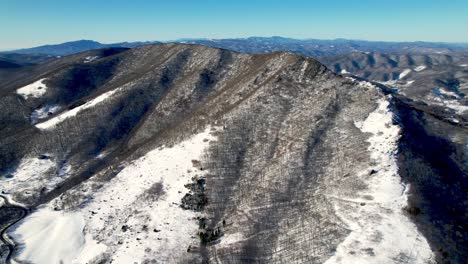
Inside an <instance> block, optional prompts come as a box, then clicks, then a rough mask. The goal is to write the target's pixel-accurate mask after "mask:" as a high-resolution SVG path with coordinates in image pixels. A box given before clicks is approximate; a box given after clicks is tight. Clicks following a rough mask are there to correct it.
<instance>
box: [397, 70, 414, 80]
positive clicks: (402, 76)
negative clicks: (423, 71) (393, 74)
mask: <svg viewBox="0 0 468 264" xmlns="http://www.w3.org/2000/svg"><path fill="white" fill-rule="evenodd" d="M410 72H411V69H406V70H404V71H403V72H401V73H400V75H399V76H398V79H403V78H405V76H406V75H408V74H409V73H410Z"/></svg>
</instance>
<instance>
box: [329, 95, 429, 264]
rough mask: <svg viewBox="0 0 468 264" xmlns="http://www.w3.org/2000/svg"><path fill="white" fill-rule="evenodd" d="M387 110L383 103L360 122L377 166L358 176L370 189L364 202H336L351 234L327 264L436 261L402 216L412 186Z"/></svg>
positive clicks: (362, 194)
mask: <svg viewBox="0 0 468 264" xmlns="http://www.w3.org/2000/svg"><path fill="white" fill-rule="evenodd" d="M388 105H389V102H388V101H387V100H384V99H381V100H380V101H379V105H378V108H377V109H376V110H375V111H374V112H372V113H371V114H370V115H369V116H368V117H367V118H366V120H364V121H357V122H356V127H358V128H359V129H360V130H361V131H362V132H364V133H371V137H370V138H369V140H368V142H369V143H370V146H369V151H370V153H371V158H372V160H373V166H372V167H370V168H369V169H368V170H366V171H363V172H362V173H361V175H359V177H361V178H365V179H366V182H367V183H368V188H367V190H364V191H361V192H360V193H359V196H360V197H362V198H357V199H356V198H351V197H346V196H338V197H333V198H334V199H333V201H334V206H335V210H336V213H337V215H338V216H339V218H340V219H341V220H342V221H343V222H344V223H345V224H346V225H347V226H348V228H349V229H350V230H351V233H350V234H349V235H348V237H347V238H346V239H345V240H344V241H343V242H342V243H341V244H340V245H338V248H337V250H336V253H335V254H334V256H333V257H331V258H330V259H329V260H328V261H327V262H326V263H327V264H332V263H356V264H360V263H394V262H399V261H403V262H409V263H421V264H423V263H432V261H433V258H434V256H433V253H432V251H431V249H430V247H429V244H428V242H427V241H426V239H425V238H424V237H423V236H422V235H421V234H420V233H419V232H418V230H417V227H416V225H415V224H414V223H412V222H411V221H410V220H409V218H408V217H407V216H406V215H405V214H404V212H403V208H404V207H405V206H406V205H407V197H406V192H407V191H408V188H409V186H405V185H404V184H403V183H402V182H401V179H400V177H399V175H398V167H397V164H396V159H395V152H396V150H397V143H398V138H399V127H398V126H396V125H393V124H392V122H393V121H392V118H393V115H392V113H391V112H390V111H389V109H388ZM367 197H372V199H370V200H369V199H366V198H367Z"/></svg>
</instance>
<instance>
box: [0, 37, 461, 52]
mask: <svg viewBox="0 0 468 264" xmlns="http://www.w3.org/2000/svg"><path fill="white" fill-rule="evenodd" d="M166 42H180V43H190V44H201V45H206V46H211V47H217V48H224V49H230V50H234V51H239V52H244V53H267V52H274V51H290V52H295V53H299V54H302V55H304V56H309V57H323V56H333V55H340V54H345V53H349V52H355V51H362V52H379V53H387V52H391V53H399V54H407V53H412V54H414V53H418V54H428V53H436V52H437V53H448V52H455V51H460V50H466V49H468V44H467V43H438V42H421V41H418V42H383V41H365V40H348V39H334V40H319V39H293V38H283V37H277V36H274V37H249V38H232V39H177V40H173V41H166ZM154 43H161V42H160V41H143V42H141V41H140V42H120V43H111V44H103V43H100V42H97V41H94V40H77V41H70V42H65V43H61V44H52V45H44V46H38V47H33V48H26V49H18V50H12V51H6V52H2V53H19V54H47V55H54V56H63V55H70V54H74V53H78V52H82V51H87V50H93V49H100V48H110V47H123V48H134V47H138V46H143V45H148V44H154Z"/></svg>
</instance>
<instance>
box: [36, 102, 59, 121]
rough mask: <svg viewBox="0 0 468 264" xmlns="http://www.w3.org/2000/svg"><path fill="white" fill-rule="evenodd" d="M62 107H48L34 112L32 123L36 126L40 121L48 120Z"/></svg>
mask: <svg viewBox="0 0 468 264" xmlns="http://www.w3.org/2000/svg"><path fill="white" fill-rule="evenodd" d="M60 109H61V107H60V106H58V105H46V106H44V107H41V108H38V109H36V110H34V112H32V114H31V123H32V124H36V123H37V122H38V121H39V120H40V119H46V118H47V117H49V114H54V113H56V112H58V111H60Z"/></svg>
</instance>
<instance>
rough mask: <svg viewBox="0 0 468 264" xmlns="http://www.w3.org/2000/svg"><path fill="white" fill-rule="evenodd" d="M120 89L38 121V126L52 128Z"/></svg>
mask: <svg viewBox="0 0 468 264" xmlns="http://www.w3.org/2000/svg"><path fill="white" fill-rule="evenodd" d="M118 90H120V88H117V89H114V90H111V91H108V92H105V93H103V94H101V95H99V96H98V97H96V98H94V99H92V100H90V101H88V102H86V103H84V104H82V105H80V106H77V107H75V108H73V109H71V110H69V111H67V112H64V113H62V114H60V115H58V116H55V117H53V118H51V119H49V120H47V121H44V122H42V123H38V124H36V127H37V128H39V129H51V128H53V127H55V126H56V125H57V124H59V123H60V122H62V121H63V120H65V119H67V118H69V117H72V116H76V115H77V114H78V113H79V112H81V111H83V110H85V109H88V108H91V107H93V106H95V105H97V104H99V103H101V102H103V101H105V100H106V99H108V98H109V97H111V96H112V95H113V94H114V93H116V92H117V91H118Z"/></svg>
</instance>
